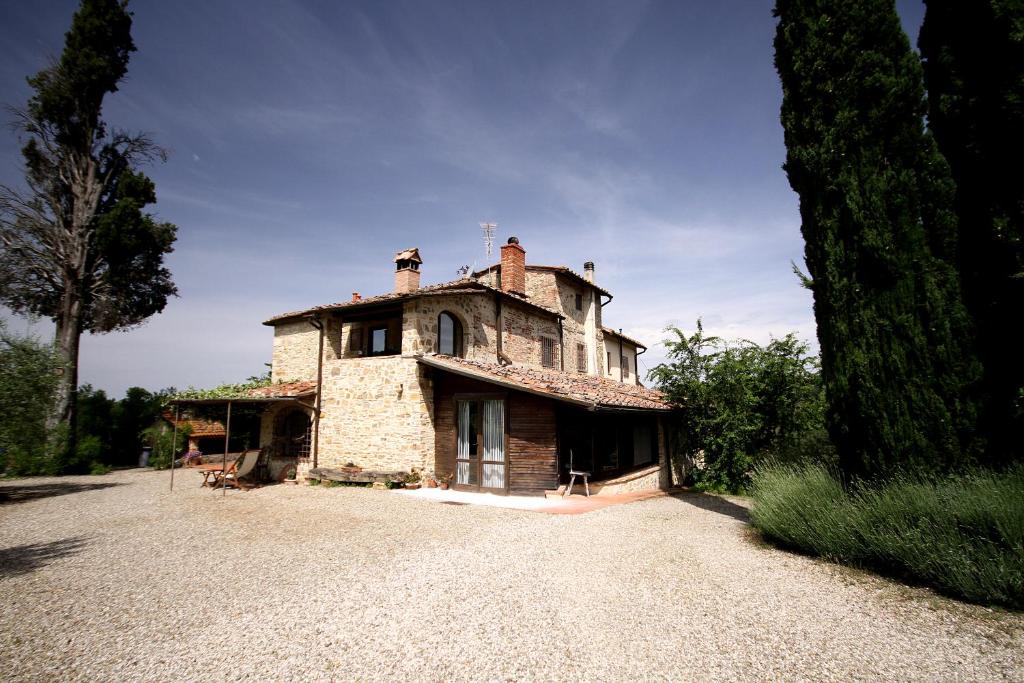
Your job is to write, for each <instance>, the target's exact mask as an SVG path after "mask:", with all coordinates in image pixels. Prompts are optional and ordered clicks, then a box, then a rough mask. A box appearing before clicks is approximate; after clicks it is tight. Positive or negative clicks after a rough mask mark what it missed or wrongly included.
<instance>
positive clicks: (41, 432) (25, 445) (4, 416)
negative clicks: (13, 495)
mask: <svg viewBox="0 0 1024 683" xmlns="http://www.w3.org/2000/svg"><path fill="white" fill-rule="evenodd" d="M53 367H54V356H53V350H52V348H51V347H50V346H49V345H48V344H45V343H42V342H40V341H39V340H38V339H36V338H35V337H31V336H28V335H16V334H11V333H10V332H9V331H8V330H7V329H6V327H5V326H4V324H3V321H0V472H8V473H10V474H44V473H47V472H48V468H47V467H46V466H45V465H46V464H47V463H46V462H45V461H46V458H45V457H44V456H45V444H46V437H47V432H46V423H45V415H46V412H47V410H48V409H49V406H50V402H51V400H52V397H53V391H54V387H55V384H56V377H55V376H54V374H53ZM49 473H55V472H53V471H52V470H49Z"/></svg>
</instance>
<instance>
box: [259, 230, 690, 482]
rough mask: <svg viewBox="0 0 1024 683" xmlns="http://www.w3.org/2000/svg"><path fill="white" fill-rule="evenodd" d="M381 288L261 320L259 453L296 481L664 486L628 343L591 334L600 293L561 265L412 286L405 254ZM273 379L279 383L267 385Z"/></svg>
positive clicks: (652, 418)
mask: <svg viewBox="0 0 1024 683" xmlns="http://www.w3.org/2000/svg"><path fill="white" fill-rule="evenodd" d="M394 263H395V286H394V290H393V291H392V292H389V293H387V294H382V295H379V296H371V297H365V298H364V297H361V296H360V295H359V294H358V293H354V294H352V297H351V299H350V300H348V301H344V302H340V303H334V304H329V305H323V306H316V307H313V308H309V309H306V310H302V311H294V312H290V313H283V314H281V315H276V316H274V317H272V318H270V319H269V320H267V321H265V323H264V324H265V325H268V326H270V327H272V328H273V329H274V341H273V362H272V366H271V368H272V379H273V381H274V382H275V384H274V385H273V386H272V387H269V388H268V389H266V390H264V392H263V395H264V396H265V397H266V400H268V401H271V400H273V399H274V398H275V392H278V391H279V390H278V389H277V388H276V387H287V388H288V390H289V391H291V392H292V394H293V395H295V391H296V390H295V387H297V386H299V387H302V388H303V391H304V392H305V393H303V394H302V395H301V396H300V397H299V398H302V399H303V400H302V401H299V400H290V401H288V400H280V401H277V402H270V403H268V404H267V407H266V408H265V410H264V412H263V415H262V426H261V430H260V433H261V437H260V441H261V445H262V446H272V445H275V444H276V446H275V449H276V451H277V453H276V454H277V456H278V457H279V458H282V457H283V458H295V460H296V462H297V466H298V471H299V475H300V477H303V476H308V475H309V470H310V469H313V468H317V469H318V471H319V470H322V469H327V470H329V469H332V468H340V467H343V466H346V465H349V464H352V465H356V466H359V467H362V468H364V469H367V470H373V471H405V472H409V471H419V472H422V473H424V474H427V475H433V476H436V477H451V478H452V485H453V486H454V487H456V488H467V489H472V490H485V491H493V492H499V493H542V492H543V491H545V490H551V489H556V488H557V487H558V486H559V485H560V484H561V483H565V482H566V481H567V479H568V471H569V469H570V467H572V468H574V469H577V470H587V471H590V472H592V476H591V479H592V481H598V482H601V481H603V482H605V486H606V488H608V490H619V489H622V490H632V489H636V488H645V487H657V486H659V485H660V486H665V485H666V484H667V482H668V476H669V474H668V466H667V458H666V456H665V453H666V446H665V430H664V425H663V418H664V416H665V415H666V414H667V412H668V411H669V410H670V409H671V408H670V406H669V405H668V404H667V402H666V401H665V399H664V398H663V397H662V395H661V394H660V393H659V392H657V391H654V390H651V389H648V388H646V387H644V386H642V385H641V383H640V380H639V376H638V373H637V356H638V354H641V353H643V351H644V350H646V349H645V348H644V346H643V344H641V343H640V342H638V341H636V340H634V339H631V338H629V337H627V336H625V335H623V334H622V333H621V331H619V332H616V331H614V330H612V329H610V328H608V327H605V326H604V325H603V324H602V317H603V310H604V307H605V305H607V304H608V303H609V302H610V301H611V300H612V295H611V294H610V293H609V292H608V291H607V290H605V289H603V288H602V287H601V286H600V285H598V284H597V283H596V281H595V277H594V272H595V271H594V264H593V263H586V264H584V269H583V275H579V274H578V273H576V272H574V271H572V270H570V269H569V268H567V267H564V266H535V265H528V264H527V263H526V251H525V249H524V248H523V247H522V245H520V244H519V241H518V240H517V239H516V238H514V237H513V238H510V239H509V240H508V243H507V244H505V245H503V246H502V247H501V261H500V263H498V264H495V265H494V266H492V267H491V268H488V269H486V270H482V271H479V272H474V273H468V274H467V275H466V276H465V277H463V278H461V279H459V280H455V281H452V282H445V283H442V284H434V285H428V286H421V284H420V277H421V266H422V265H423V260H422V258H421V257H420V254H419V250H418V249H408V250H405V251H402V252H399V253H398V254H396V255H395V259H394ZM277 383H281V384H277Z"/></svg>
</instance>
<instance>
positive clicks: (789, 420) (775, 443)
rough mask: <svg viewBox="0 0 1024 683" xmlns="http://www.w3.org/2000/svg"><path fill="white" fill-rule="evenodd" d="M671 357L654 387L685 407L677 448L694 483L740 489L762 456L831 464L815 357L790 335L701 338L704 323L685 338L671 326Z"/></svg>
mask: <svg viewBox="0 0 1024 683" xmlns="http://www.w3.org/2000/svg"><path fill="white" fill-rule="evenodd" d="M669 331H670V332H672V334H673V335H674V338H672V339H670V340H667V341H666V342H665V345H666V348H667V350H668V354H667V357H668V361H669V362H667V363H663V364H661V365H659V366H657V367H655V368H654V369H653V370H652V371H651V377H652V378H653V379H654V381H655V382H656V383H657V385H658V388H659V389H661V390H662V391H664V392H665V393H666V395H668V397H669V398H670V399H671V400H672V401H673V402H675V403H677V404H678V405H680V406H681V407H682V408H683V410H682V411H681V412H680V418H679V423H678V424H677V429H676V430H675V440H676V449H675V450H676V452H677V453H679V454H680V455H681V456H682V457H683V459H684V460H685V461H686V462H688V463H700V466H699V467H698V468H697V469H696V470H695V472H694V478H695V480H696V483H697V485H698V486H699V487H701V488H705V489H711V490H725V491H738V490H743V489H745V488H746V487H747V485H748V483H749V477H750V473H751V471H752V469H753V467H754V466H755V465H756V464H757V463H758V462H762V461H764V460H767V459H772V460H783V461H792V460H804V459H812V460H815V461H817V462H828V463H829V464H832V463H831V460H832V457H833V451H832V448H831V445H830V444H829V442H828V438H827V435H825V433H824V432H825V430H824V410H823V405H824V397H823V393H822V389H821V381H820V377H819V374H818V363H817V358H815V357H813V356H810V355H808V349H807V346H806V345H805V344H803V343H801V342H800V341H798V340H797V338H796V337H795V336H794V335H793V334H789V335H787V336H785V337H783V338H782V339H773V340H772V341H771V343H769V344H768V345H767V346H764V347H762V346H759V345H757V344H755V343H753V342H750V341H741V342H733V343H728V342H725V341H723V340H722V339H721V338H719V337H713V336H705V335H704V328H703V325H702V324H701V321H699V320H698V321H697V331H696V332H695V333H694V334H692V335H690V336H687V335H686V334H685V333H684V332H683V331H682V330H679V329H678V328H669Z"/></svg>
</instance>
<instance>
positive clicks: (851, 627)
mask: <svg viewBox="0 0 1024 683" xmlns="http://www.w3.org/2000/svg"><path fill="white" fill-rule="evenodd" d="M198 481H199V478H198V475H197V474H195V473H193V472H186V473H183V474H182V475H181V476H180V477H178V478H177V483H178V486H176V489H175V491H174V493H173V494H172V493H169V492H168V490H167V473H156V472H150V471H145V470H131V471H126V472H118V473H114V474H110V475H106V476H101V477H65V478H61V479H26V480H8V481H2V482H0V679H3V680H47V681H48V680H83V681H125V680H146V681H186V680H187V681H193V680H194V681H207V680H252V681H262V680H296V681H300V680H301V681H309V680H332V679H333V680H374V681H377V680H382V679H384V678H397V679H413V680H436V681H441V680H452V679H457V680H520V679H527V680H587V681H596V680H601V681H620V680H695V681H705V680H708V681H710V680H715V681H719V680H766V679H773V680H787V681H793V680H815V681H818V680H836V681H847V680H895V681H906V680H928V681H948V680H1021V679H1022V678H1024V616H1022V615H1019V614H1007V613H1001V612H991V611H989V610H986V609H984V608H980V607H975V606H968V605H962V604H960V603H956V602H953V601H950V600H946V599H943V598H937V597H935V596H933V595H932V594H931V593H929V592H927V591H924V590H919V589H909V588H905V587H901V586H899V585H897V584H894V583H891V582H888V581H885V580H882V579H877V578H873V577H871V576H868V575H865V574H861V573H857V572H852V571H850V570H845V569H842V568H838V567H834V566H831V565H828V564H825V563H821V562H817V561H814V560H811V559H808V558H804V557H800V556H797V555H791V554H788V553H784V552H781V551H778V550H773V549H770V548H766V547H763V546H761V545H759V544H758V543H756V542H753V541H751V540H750V538H749V537H748V534H747V531H746V526H745V524H744V522H743V521H742V520H743V518H744V516H745V510H744V509H743V508H742V507H740V506H739V505H736V504H733V503H730V502H729V501H727V500H723V499H720V498H713V497H706V496H699V495H683V496H679V497H665V498H658V499H654V500H648V501H644V502H638V503H634V504H630V505H621V506H616V507H611V508H606V509H604V510H599V511H596V512H591V513H588V514H583V515H574V516H553V515H546V514H541V513H536V512H526V511H519V510H508V509H500V508H488V507H476V506H456V505H444V504H439V503H436V502H430V501H424V500H417V499H415V498H412V497H409V496H399V495H395V494H393V493H389V492H387V491H377V490H368V489H352V488H330V489H328V488H320V487H288V486H283V485H282V486H272V487H267V488H263V489H258V490H254V491H251V492H248V493H238V492H231V493H229V494H228V496H227V498H226V499H222V498H221V495H220V493H219V492H217V493H214V492H211V491H209V490H201V489H199V488H198V486H197V484H198Z"/></svg>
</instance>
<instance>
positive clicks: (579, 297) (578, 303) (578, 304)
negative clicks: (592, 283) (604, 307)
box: [576, 294, 583, 311]
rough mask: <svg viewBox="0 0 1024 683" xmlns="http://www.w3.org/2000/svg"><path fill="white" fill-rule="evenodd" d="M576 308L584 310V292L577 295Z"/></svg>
mask: <svg viewBox="0 0 1024 683" xmlns="http://www.w3.org/2000/svg"><path fill="white" fill-rule="evenodd" d="M576 310H577V311H582V310H583V295H582V294H577V295H576Z"/></svg>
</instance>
